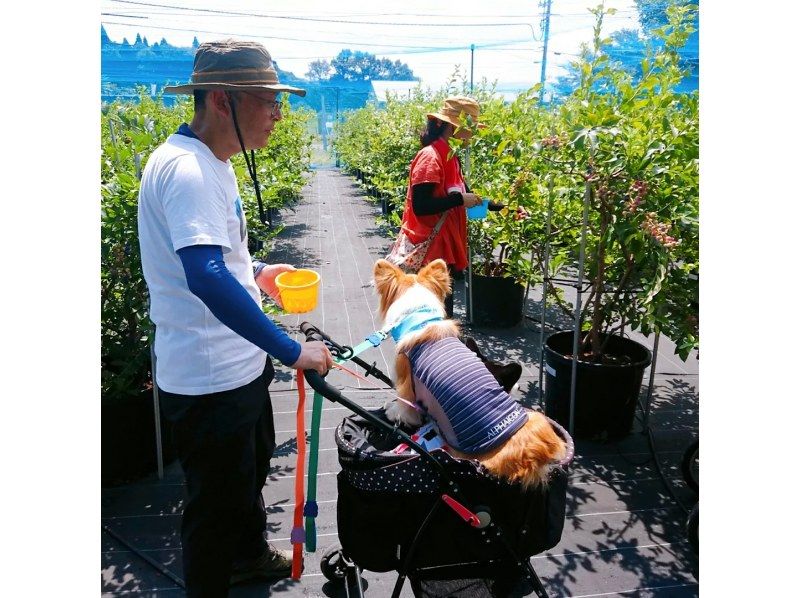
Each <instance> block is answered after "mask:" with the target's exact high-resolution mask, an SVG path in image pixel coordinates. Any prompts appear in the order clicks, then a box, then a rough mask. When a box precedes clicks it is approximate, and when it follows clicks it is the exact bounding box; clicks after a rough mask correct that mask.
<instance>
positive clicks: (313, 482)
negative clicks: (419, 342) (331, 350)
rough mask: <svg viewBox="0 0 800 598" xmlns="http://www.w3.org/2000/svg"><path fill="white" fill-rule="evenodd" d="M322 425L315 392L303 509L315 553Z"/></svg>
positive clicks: (373, 342) (378, 335)
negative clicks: (306, 487) (320, 430)
mask: <svg viewBox="0 0 800 598" xmlns="http://www.w3.org/2000/svg"><path fill="white" fill-rule="evenodd" d="M388 336H389V335H388V333H386V332H383V331H382V330H378V331H377V332H373V333H372V334H370V335H369V336H368V337H367V340H365V341H364V342H363V343H361V344H359V345H357V346H356V347H355V348H354V349H353V352H352V353H351V354H350V355H348V356H347V358H337V359H336V363H343V362H345V361H348V360H350V359H352V358H353V357H356V356H357V355H359V354H361V353H363V352H364V351H366V350H367V349H370V348H372V347H377V346H378V345H380V344H381V342H382V341H383V340H384V339H386V338H387V337H388ZM321 423H322V395H321V394H319V393H318V392H317V391H314V407H313V411H312V413H311V450H310V452H309V456H308V490H307V492H306V504H305V505H304V507H303V515H304V516H305V518H306V526H305V527H306V551H307V552H315V551H316V550H317V525H316V521H315V520H316V518H317V515H319V505H317V469H318V464H319V428H320V424H321Z"/></svg>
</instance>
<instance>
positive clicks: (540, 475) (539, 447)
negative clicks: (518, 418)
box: [481, 411, 567, 487]
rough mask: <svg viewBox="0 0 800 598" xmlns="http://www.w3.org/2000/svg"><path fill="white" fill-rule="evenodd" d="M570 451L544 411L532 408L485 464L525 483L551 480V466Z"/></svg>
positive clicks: (506, 476) (484, 461)
mask: <svg viewBox="0 0 800 598" xmlns="http://www.w3.org/2000/svg"><path fill="white" fill-rule="evenodd" d="M566 453H567V446H566V444H565V443H564V441H563V440H562V439H561V437H560V436H559V435H558V434H556V433H555V431H554V430H553V427H552V426H551V425H550V422H548V421H547V418H546V417H545V416H544V415H542V414H541V413H538V412H535V411H529V412H528V421H527V422H525V425H524V426H522V428H520V430H519V431H518V432H517V433H516V434H514V435H513V436H512V437H511V438H510V439H509V440H508V442H506V443H505V444H504V445H502V446H501V447H500V448H499V449H498V450H497V451H492V453H491V454H490V455H489V456H488V458H487V459H481V461H482V462H483V464H484V465H485V466H486V467H487V469H489V471H491V472H493V473H494V474H495V475H498V476H500V477H503V478H505V479H507V480H509V481H512V482H520V483H522V484H523V486H526V487H528V486H536V485H539V484H542V485H544V484H547V480H548V476H549V473H550V469H551V468H552V467H553V466H554V465H555V464H556V463H557V462H558V461H560V460H561V459H563V458H564V456H565V455H566Z"/></svg>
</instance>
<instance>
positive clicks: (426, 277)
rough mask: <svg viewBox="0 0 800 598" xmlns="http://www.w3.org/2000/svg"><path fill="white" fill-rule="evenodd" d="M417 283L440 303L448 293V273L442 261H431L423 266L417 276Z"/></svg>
mask: <svg viewBox="0 0 800 598" xmlns="http://www.w3.org/2000/svg"><path fill="white" fill-rule="evenodd" d="M417 281H418V282H419V283H420V284H422V285H423V286H425V287H427V288H428V289H430V290H431V291H432V292H433V293H434V294H435V295H436V296H437V297H439V299H441V300H442V301H444V298H445V297H446V296H447V295H448V294H449V293H450V273H449V272H448V271H447V264H446V263H445V262H444V260H443V259H436V260H433V261H432V262H431V263H429V264H427V265H426V266H424V267H423V268H422V269H421V270H420V271H419V274H417Z"/></svg>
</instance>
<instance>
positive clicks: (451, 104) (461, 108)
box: [428, 96, 486, 129]
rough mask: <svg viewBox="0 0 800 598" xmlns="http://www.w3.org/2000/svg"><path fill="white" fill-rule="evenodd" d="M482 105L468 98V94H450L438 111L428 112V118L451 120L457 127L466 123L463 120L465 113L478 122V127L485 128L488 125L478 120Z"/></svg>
mask: <svg viewBox="0 0 800 598" xmlns="http://www.w3.org/2000/svg"><path fill="white" fill-rule="evenodd" d="M480 113H481V107H480V105H479V104H478V102H476V101H475V100H473V99H472V98H468V97H466V96H450V97H448V98H445V100H444V104H443V105H442V107H441V108H440V109H439V111H438V112H431V113H430V114H428V118H429V119H430V118H438V119H439V120H443V121H445V122H449V123H450V124H451V125H453V126H456V127H463V126H464V123H463V122H462V120H461V115H462V114H464V115H465V116H468V117H470V118H471V119H472V122H474V123H477V124H478V128H481V129H483V128H485V127H486V125H484V124H483V123H480V122H478V116H480Z"/></svg>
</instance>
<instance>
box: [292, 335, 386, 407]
mask: <svg viewBox="0 0 800 598" xmlns="http://www.w3.org/2000/svg"><path fill="white" fill-rule="evenodd" d="M300 332H302V333H303V334H305V336H306V340H307V341H322V342H323V343H325V346H326V347H328V349H330V352H331V353H332V354H333V355H334V356H335V357H337V358H340V359H342V360H346V361H352V362H353V363H355V364H357V365H359V366H360V367H362V368H363V369H364V376H374V377H375V378H377V379H378V380H380V381H381V382H383V383H384V384H387V385H389V386H390V387H391V388H394V382H393V381H392V379H391V378H389V376H387V375H386V374H384V373H383V372H382V371H381V370H379V369H378V368H377V367H376V366H375V363H374V362H373V363H372V364H369V363H367V362H366V361H364V360H363V359H360V358H359V357H356V356H355V355H353V348H352V347H348V346H344V345H340V344H339V343H337V342H336V341H335V340H333V339H332V338H331V337H329V336H328V335H327V334H325V333H324V332H323V331H322V330H320V329H319V328H317V327H316V326H314V325H313V324H311V323H309V322H302V323H301V324H300ZM320 394H321V393H320Z"/></svg>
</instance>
